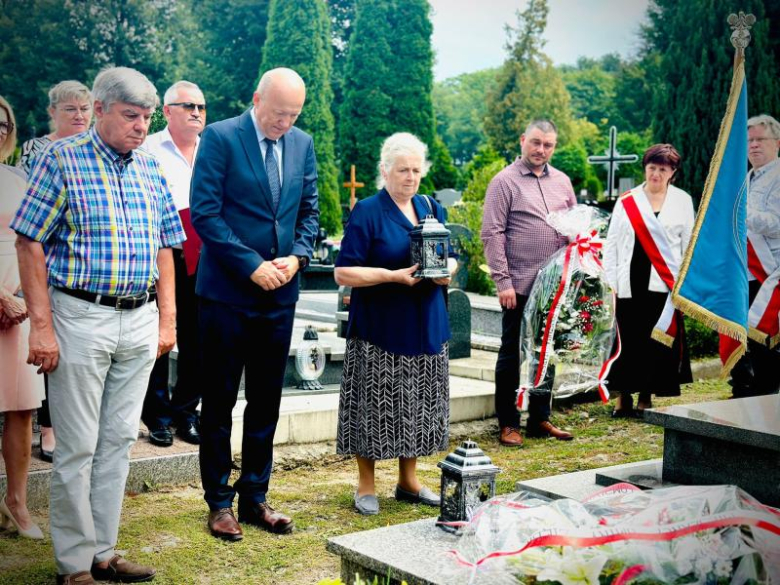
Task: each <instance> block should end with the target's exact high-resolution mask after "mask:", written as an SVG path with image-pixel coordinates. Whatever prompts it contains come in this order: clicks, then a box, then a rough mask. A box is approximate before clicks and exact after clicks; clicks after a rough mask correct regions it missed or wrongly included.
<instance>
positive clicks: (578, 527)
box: [442, 484, 780, 585]
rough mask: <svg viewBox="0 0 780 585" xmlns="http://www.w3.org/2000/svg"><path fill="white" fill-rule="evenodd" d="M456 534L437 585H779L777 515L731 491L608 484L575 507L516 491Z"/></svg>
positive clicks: (489, 506) (491, 504)
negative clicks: (443, 582) (440, 583)
mask: <svg viewBox="0 0 780 585" xmlns="http://www.w3.org/2000/svg"><path fill="white" fill-rule="evenodd" d="M461 534H462V536H461V538H460V541H459V543H458V547H457V549H455V550H453V551H451V552H450V553H449V555H448V556H447V558H446V559H444V560H443V561H442V573H443V574H444V575H446V582H447V583H463V584H466V583H468V584H469V585H487V584H490V585H504V584H506V585H516V584H517V583H558V584H560V585H607V584H611V585H627V584H629V583H632V584H641V585H656V584H662V583H664V584H665V583H672V584H675V585H683V584H696V585H725V584H732V585H769V584H772V583H775V584H777V583H780V512H778V510H775V509H773V508H770V507H767V506H764V505H762V504H761V503H759V502H758V501H757V500H755V499H754V498H752V497H751V496H750V495H748V494H747V493H745V492H744V491H742V490H741V489H739V488H737V487H735V486H679V487H673V488H662V489H656V490H646V491H642V490H639V489H638V488H636V487H635V486H631V485H628V484H618V485H616V486H612V487H610V488H606V489H604V490H601V491H600V492H597V493H596V494H594V495H593V496H591V497H589V498H587V499H586V500H584V501H582V502H579V501H576V500H569V499H563V500H554V501H549V500H545V499H544V498H539V497H535V496H532V495H530V494H528V493H524V492H521V493H518V494H510V495H507V496H500V497H497V498H493V499H492V500H489V501H488V502H486V503H485V504H484V505H483V506H482V507H481V508H479V509H478V510H477V512H476V513H475V515H474V518H473V519H472V521H471V522H469V524H467V525H466V526H465V527H464V528H463V529H462V532H461Z"/></svg>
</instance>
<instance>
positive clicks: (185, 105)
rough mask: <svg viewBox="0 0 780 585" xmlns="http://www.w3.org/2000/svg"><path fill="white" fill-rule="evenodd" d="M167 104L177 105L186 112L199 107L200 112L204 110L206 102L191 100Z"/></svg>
mask: <svg viewBox="0 0 780 585" xmlns="http://www.w3.org/2000/svg"><path fill="white" fill-rule="evenodd" d="M166 105H169V106H179V107H180V108H184V109H185V110H187V111H188V112H194V111H195V108H197V109H199V110H200V111H201V112H205V111H206V104H193V103H192V102H176V103H175V104H166Z"/></svg>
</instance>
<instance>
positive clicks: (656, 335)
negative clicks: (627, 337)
mask: <svg viewBox="0 0 780 585" xmlns="http://www.w3.org/2000/svg"><path fill="white" fill-rule="evenodd" d="M650 337H652V338H653V339H654V340H655V341H657V342H658V343H663V344H664V345H665V346H666V347H672V345H673V344H674V337H672V336H671V335H667V334H666V333H665V332H663V331H661V330H660V329H656V328H653V332H652V333H651V334H650Z"/></svg>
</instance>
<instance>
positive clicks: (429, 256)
mask: <svg viewBox="0 0 780 585" xmlns="http://www.w3.org/2000/svg"><path fill="white" fill-rule="evenodd" d="M409 239H410V240H411V256H412V258H411V260H412V265H414V264H419V267H418V268H417V271H416V272H415V273H414V275H413V276H414V277H415V278H447V277H448V276H449V275H450V271H449V270H448V269H447V258H448V257H449V243H450V230H448V229H447V228H446V227H444V226H443V225H442V224H441V223H440V222H439V220H438V219H436V218H435V217H434V216H433V215H428V216H426V217H425V219H423V220H422V221H421V222H420V223H419V224H418V225H416V226H415V227H414V228H412V231H410V232H409Z"/></svg>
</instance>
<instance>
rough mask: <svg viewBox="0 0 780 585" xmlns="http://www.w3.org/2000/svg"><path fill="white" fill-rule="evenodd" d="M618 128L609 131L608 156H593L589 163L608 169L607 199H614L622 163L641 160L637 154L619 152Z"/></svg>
mask: <svg viewBox="0 0 780 585" xmlns="http://www.w3.org/2000/svg"><path fill="white" fill-rule="evenodd" d="M616 147H617V128H615V127H614V126H612V127H611V128H610V129H609V148H607V150H606V151H605V152H606V155H595V154H592V155H590V156H589V157H588V162H589V163H590V164H592V165H597V164H603V165H604V167H605V168H606V169H607V197H610V198H611V197H613V191H614V188H615V171H617V170H618V168H619V166H620V163H635V162H636V161H638V160H639V156H637V155H636V154H625V155H622V154H620V153H619V152H618V151H617V148H616Z"/></svg>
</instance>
